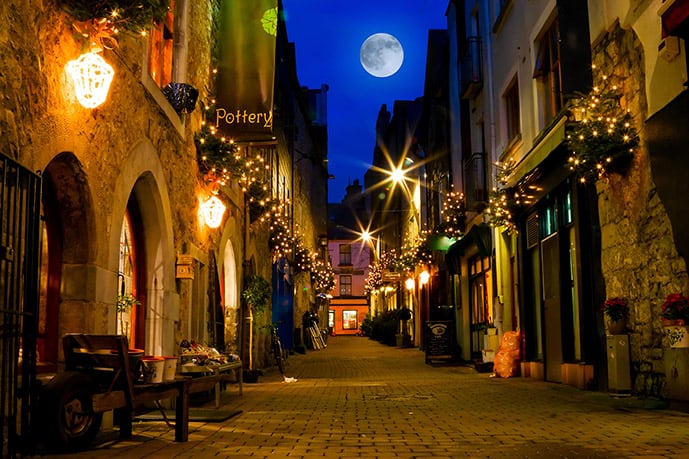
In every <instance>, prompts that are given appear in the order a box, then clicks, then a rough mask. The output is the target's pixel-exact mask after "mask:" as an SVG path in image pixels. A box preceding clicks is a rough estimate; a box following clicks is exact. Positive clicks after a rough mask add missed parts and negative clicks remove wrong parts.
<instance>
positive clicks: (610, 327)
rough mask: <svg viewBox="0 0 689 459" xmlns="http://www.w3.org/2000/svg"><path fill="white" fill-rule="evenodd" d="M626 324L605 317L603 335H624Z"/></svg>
mask: <svg viewBox="0 0 689 459" xmlns="http://www.w3.org/2000/svg"><path fill="white" fill-rule="evenodd" d="M625 328H626V324H625V322H624V320H612V319H611V318H610V317H608V316H605V334H606V335H621V334H623V333H624V330H625Z"/></svg>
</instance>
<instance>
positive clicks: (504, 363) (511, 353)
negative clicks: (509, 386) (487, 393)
mask: <svg viewBox="0 0 689 459" xmlns="http://www.w3.org/2000/svg"><path fill="white" fill-rule="evenodd" d="M520 341H521V335H520V334H519V333H518V332H515V331H508V332H505V334H504V335H502V341H501V342H500V349H499V350H498V353H497V354H496V355H495V359H494V360H493V371H494V372H495V374H496V375H497V376H500V377H501V378H511V377H512V376H517V375H518V374H519V363H520V361H521V358H520V350H519V349H520V346H519V344H520Z"/></svg>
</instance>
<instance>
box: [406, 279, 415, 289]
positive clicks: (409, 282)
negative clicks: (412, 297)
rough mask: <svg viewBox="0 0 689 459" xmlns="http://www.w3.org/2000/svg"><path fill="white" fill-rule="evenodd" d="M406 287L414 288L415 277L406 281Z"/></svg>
mask: <svg viewBox="0 0 689 459" xmlns="http://www.w3.org/2000/svg"><path fill="white" fill-rule="evenodd" d="M404 285H405V287H407V290H414V279H407V280H406V281H404Z"/></svg>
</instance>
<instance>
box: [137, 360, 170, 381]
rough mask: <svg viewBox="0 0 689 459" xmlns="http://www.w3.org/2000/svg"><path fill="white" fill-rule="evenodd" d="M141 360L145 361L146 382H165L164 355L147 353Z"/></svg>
mask: <svg viewBox="0 0 689 459" xmlns="http://www.w3.org/2000/svg"><path fill="white" fill-rule="evenodd" d="M141 360H142V361H143V362H144V383H146V384H158V383H161V382H163V374H164V373H165V359H164V358H162V357H155V356H152V355H145V356H144V357H143V358H142V359H141Z"/></svg>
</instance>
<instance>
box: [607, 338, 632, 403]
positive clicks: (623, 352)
mask: <svg viewBox="0 0 689 459" xmlns="http://www.w3.org/2000/svg"><path fill="white" fill-rule="evenodd" d="M605 339H606V341H607V350H608V391H610V392H616V393H625V392H627V393H628V392H631V390H632V378H631V371H630V363H629V335H607V336H606V337H605Z"/></svg>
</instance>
